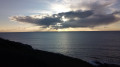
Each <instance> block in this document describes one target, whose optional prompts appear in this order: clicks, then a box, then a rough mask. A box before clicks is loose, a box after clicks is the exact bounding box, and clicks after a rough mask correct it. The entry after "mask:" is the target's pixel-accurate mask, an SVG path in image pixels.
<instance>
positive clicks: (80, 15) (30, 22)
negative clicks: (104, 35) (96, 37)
mask: <svg viewBox="0 0 120 67" xmlns="http://www.w3.org/2000/svg"><path fill="white" fill-rule="evenodd" d="M39 31H120V0H0V32H39Z"/></svg>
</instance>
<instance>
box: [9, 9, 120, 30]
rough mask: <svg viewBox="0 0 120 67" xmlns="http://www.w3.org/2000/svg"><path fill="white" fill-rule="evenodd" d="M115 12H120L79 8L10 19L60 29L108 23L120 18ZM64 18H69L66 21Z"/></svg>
mask: <svg viewBox="0 0 120 67" xmlns="http://www.w3.org/2000/svg"><path fill="white" fill-rule="evenodd" d="M115 14H119V12H114V13H111V14H101V13H100V14H95V13H94V11H93V10H88V11H80V10H79V11H70V12H64V13H58V14H53V15H52V16H45V17H43V18H35V17H31V16H12V17H10V19H11V20H13V21H18V22H26V23H32V24H36V25H40V26H44V28H46V27H51V28H54V29H58V28H69V27H73V28H74V27H96V26H100V25H108V24H111V23H114V22H117V21H119V20H120V18H118V17H116V16H115ZM63 17H64V18H63ZM64 19H68V20H67V21H64ZM58 23H59V25H58Z"/></svg>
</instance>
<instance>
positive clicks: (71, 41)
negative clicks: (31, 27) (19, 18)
mask: <svg viewBox="0 0 120 67" xmlns="http://www.w3.org/2000/svg"><path fill="white" fill-rule="evenodd" d="M0 37H1V38H4V39H9V40H11V41H16V42H21V43H24V44H29V45H31V46H32V47H33V48H34V49H39V50H44V51H49V52H54V53H60V54H64V55H67V56H71V57H75V58H79V59H82V60H85V61H88V62H92V61H100V62H104V63H112V64H119V65H120V32H118V31H106V32H105V31H101V32H99V31H94V32H91V31H86V32H85V31H84V32H83V31H81V32H17V33H15V32H14V33H0Z"/></svg>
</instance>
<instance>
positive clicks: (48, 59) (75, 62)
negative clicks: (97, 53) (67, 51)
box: [0, 38, 120, 67]
mask: <svg viewBox="0 0 120 67" xmlns="http://www.w3.org/2000/svg"><path fill="white" fill-rule="evenodd" d="M96 63H97V64H98V65H99V66H97V67H120V66H118V65H114V64H101V63H99V62H96ZM0 67H95V66H93V65H91V64H89V63H87V62H85V61H83V60H80V59H76V58H72V57H68V56H64V55H62V54H56V53H51V52H46V51H42V50H36V49H33V48H32V47H31V46H29V45H27V44H22V43H18V42H13V41H9V40H5V39H1V38H0Z"/></svg>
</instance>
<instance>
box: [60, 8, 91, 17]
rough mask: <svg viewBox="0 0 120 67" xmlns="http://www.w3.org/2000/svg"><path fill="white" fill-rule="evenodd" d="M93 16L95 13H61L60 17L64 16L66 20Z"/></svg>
mask: <svg viewBox="0 0 120 67" xmlns="http://www.w3.org/2000/svg"><path fill="white" fill-rule="evenodd" d="M92 14H93V11H91V10H89V11H70V12H64V13H59V14H58V15H59V16H64V17H65V18H70V19H71V18H86V17H88V16H90V15H92Z"/></svg>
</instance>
